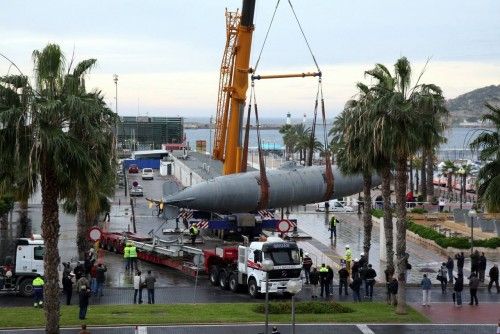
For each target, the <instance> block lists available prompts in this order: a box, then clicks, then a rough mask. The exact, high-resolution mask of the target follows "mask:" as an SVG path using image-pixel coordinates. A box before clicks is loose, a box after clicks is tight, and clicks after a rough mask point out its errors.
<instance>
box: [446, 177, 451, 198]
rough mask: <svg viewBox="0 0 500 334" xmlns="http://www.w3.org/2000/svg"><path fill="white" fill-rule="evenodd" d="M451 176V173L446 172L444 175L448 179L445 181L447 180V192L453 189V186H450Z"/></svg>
mask: <svg viewBox="0 0 500 334" xmlns="http://www.w3.org/2000/svg"><path fill="white" fill-rule="evenodd" d="M452 176H453V175H452V174H451V173H448V174H447V175H446V177H447V178H448V181H447V182H448V192H449V193H450V194H451V192H452V191H453V188H452V186H451V181H452V180H451V178H452Z"/></svg>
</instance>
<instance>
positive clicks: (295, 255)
mask: <svg viewBox="0 0 500 334" xmlns="http://www.w3.org/2000/svg"><path fill="white" fill-rule="evenodd" d="M264 258H265V259H270V260H272V261H273V263H274V265H275V266H284V265H294V264H300V255H299V251H298V250H297V249H273V250H271V251H269V252H266V253H264Z"/></svg>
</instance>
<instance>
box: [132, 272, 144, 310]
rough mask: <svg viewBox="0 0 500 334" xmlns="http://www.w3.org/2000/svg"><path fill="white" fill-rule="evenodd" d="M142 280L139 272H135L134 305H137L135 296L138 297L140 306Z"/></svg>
mask: <svg viewBox="0 0 500 334" xmlns="http://www.w3.org/2000/svg"><path fill="white" fill-rule="evenodd" d="M143 283H144V281H143V280H142V276H141V272H140V271H137V273H136V274H135V276H134V304H137V295H139V304H142V286H143Z"/></svg>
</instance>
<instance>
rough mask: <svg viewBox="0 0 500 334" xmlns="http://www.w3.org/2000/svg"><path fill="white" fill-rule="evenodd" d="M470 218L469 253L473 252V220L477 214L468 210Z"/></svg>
mask: <svg viewBox="0 0 500 334" xmlns="http://www.w3.org/2000/svg"><path fill="white" fill-rule="evenodd" d="M468 215H469V217H470V253H471V254H472V252H474V218H475V217H476V216H477V212H476V210H474V209H470V211H469V213H468Z"/></svg>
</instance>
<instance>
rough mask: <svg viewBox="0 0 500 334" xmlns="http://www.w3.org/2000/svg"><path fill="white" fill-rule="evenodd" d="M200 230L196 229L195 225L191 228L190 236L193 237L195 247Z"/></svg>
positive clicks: (192, 243) (192, 242)
mask: <svg viewBox="0 0 500 334" xmlns="http://www.w3.org/2000/svg"><path fill="white" fill-rule="evenodd" d="M198 233H199V231H198V229H197V228H196V226H195V225H194V224H193V225H191V227H190V228H189V235H190V236H191V245H193V246H194V244H195V242H196V237H197V236H198Z"/></svg>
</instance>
